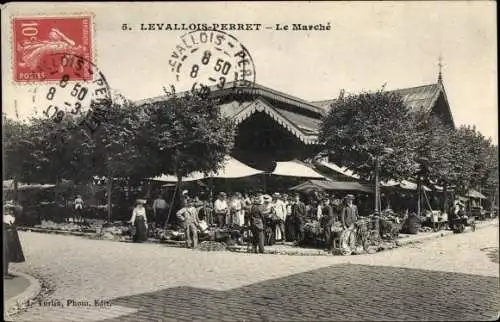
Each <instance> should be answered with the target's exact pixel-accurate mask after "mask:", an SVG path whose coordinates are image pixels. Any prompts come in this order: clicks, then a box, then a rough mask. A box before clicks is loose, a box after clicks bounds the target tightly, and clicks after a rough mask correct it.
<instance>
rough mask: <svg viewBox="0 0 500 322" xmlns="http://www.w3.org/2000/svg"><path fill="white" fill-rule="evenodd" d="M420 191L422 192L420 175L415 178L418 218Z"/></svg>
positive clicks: (418, 212)
mask: <svg viewBox="0 0 500 322" xmlns="http://www.w3.org/2000/svg"><path fill="white" fill-rule="evenodd" d="M421 190H422V180H421V178H420V175H419V176H418V178H417V215H418V216H419V217H420V212H421V208H420V203H421V201H420V199H421Z"/></svg>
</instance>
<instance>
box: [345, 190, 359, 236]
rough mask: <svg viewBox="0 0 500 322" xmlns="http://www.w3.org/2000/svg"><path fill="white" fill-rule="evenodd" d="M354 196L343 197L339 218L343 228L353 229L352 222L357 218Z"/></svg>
mask: <svg viewBox="0 0 500 322" xmlns="http://www.w3.org/2000/svg"><path fill="white" fill-rule="evenodd" d="M353 202H354V196H353V195H347V196H346V197H345V205H344V207H343V208H342V214H341V220H342V227H343V228H344V229H353V228H354V223H355V222H356V220H358V208H357V207H356V205H354V203H353Z"/></svg>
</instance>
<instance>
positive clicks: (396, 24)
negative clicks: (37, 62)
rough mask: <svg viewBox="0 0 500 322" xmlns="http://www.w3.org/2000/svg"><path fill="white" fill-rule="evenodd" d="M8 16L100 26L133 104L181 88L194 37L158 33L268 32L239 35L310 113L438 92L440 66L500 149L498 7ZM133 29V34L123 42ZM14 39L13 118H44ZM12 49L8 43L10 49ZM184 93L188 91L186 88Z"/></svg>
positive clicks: (301, 7)
mask: <svg viewBox="0 0 500 322" xmlns="http://www.w3.org/2000/svg"><path fill="white" fill-rule="evenodd" d="M33 8H34V6H33V4H29V3H26V4H12V3H11V4H9V5H7V7H3V9H2V15H3V17H2V18H3V19H2V21H9V19H11V18H12V17H26V16H30V17H31V16H33V15H35V14H45V15H50V16H61V15H63V16H64V15H67V14H75V13H76V14H86V13H90V14H92V16H93V34H92V36H93V51H94V52H93V62H94V63H95V64H96V65H97V66H98V68H99V70H100V71H101V72H102V73H103V74H104V75H105V76H106V79H107V81H108V83H109V86H110V87H111V88H112V89H113V90H116V91H118V92H121V93H122V94H123V95H124V96H125V97H127V98H129V99H132V100H139V99H143V98H148V97H153V96H158V95H162V94H163V89H162V88H163V86H168V85H170V84H176V83H175V82H176V81H175V76H174V74H173V73H172V72H171V68H170V66H169V59H170V56H171V54H172V50H173V49H174V48H175V47H176V45H177V44H179V41H180V36H182V35H183V34H184V33H185V31H165V30H162V31H158V30H156V31H141V30H140V25H141V24H148V23H165V24H174V23H178V24H181V23H186V24H189V23H219V24H222V23H227V24H230V23H234V24H238V23H245V24H246V23H254V24H256V23H258V24H262V25H263V27H262V30H260V31H241V30H240V31H228V33H230V34H231V35H232V36H234V37H236V38H237V40H238V41H239V42H240V43H241V44H243V45H244V46H245V47H246V48H247V49H248V51H249V52H250V54H251V56H252V58H253V62H254V66H255V72H256V82H257V83H259V84H261V85H264V86H267V87H271V88H273V89H276V90H279V91H282V92H285V93H288V94H291V95H293V96H297V97H300V98H302V99H305V100H308V101H314V100H324V99H331V98H334V97H337V96H338V94H339V91H340V90H341V89H344V90H345V91H346V92H347V93H357V92H360V91H363V90H377V89H379V88H380V87H381V86H382V85H383V84H385V83H386V84H387V85H386V89H396V88H404V87H412V86H418V85H424V84H431V83H435V82H436V81H437V76H438V71H439V67H438V58H439V56H440V55H441V56H442V58H443V65H444V66H443V69H442V73H443V80H444V86H445V89H446V92H447V96H448V100H449V103H450V107H451V112H452V114H453V118H454V120H455V124H456V125H461V124H470V125H476V127H477V129H478V130H479V131H481V132H482V133H483V134H484V135H485V136H486V137H491V138H492V140H493V142H495V143H498V131H497V128H498V103H497V102H498V96H497V95H498V94H497V87H498V86H497V68H498V67H497V40H496V39H497V37H496V3H495V2H487V1H477V2H476V1H457V2H454V1H445V2H430V1H429V2H423V1H422V2H389V1H385V2H330V3H329V2H318V3H308V2H300V3H299V2H291V3H286V2H279V3H278V2H276V3H273V2H256V3H250V2H241V3H240V2H231V3H223V2H217V3H196V2H195V3H181V2H174V3H141V4H139V3H120V4H113V3H106V4H105V3H101V4H98V3H79V4H71V5H68V4H65V5H64V4H57V5H53V4H50V5H49V4H46V5H44V4H40V5H38V6H37V8H36V11H33V10H35V9H33ZM125 23H126V24H127V25H128V26H130V27H131V28H132V29H133V30H127V31H123V30H122V25H123V24H125ZM294 23H301V24H323V25H326V24H327V23H329V24H330V25H331V30H329V31H327V30H324V31H314V30H312V31H291V30H289V31H277V30H275V29H273V30H269V29H264V27H265V26H269V27H275V26H276V24H281V25H285V24H294ZM11 34H12V30H11V28H10V25H9V24H3V25H2V36H3V37H2V38H3V39H9V40H10V44H9V45H10V46H8V45H7V44H6V43H5V42H4V41H2V71H3V73H2V74H3V75H5V77H3V85H2V86H3V88H4V92H5V93H7V95H5V96H4V100H3V111H4V112H6V113H7V115H10V116H13V115H15V112H14V110H15V109H14V103H13V101H17V110H18V114H19V115H20V117H21V118H23V117H27V116H28V115H32V114H33V113H34V108H33V103H32V101H33V99H32V96H33V95H34V94H33V92H34V90H35V89H37V90H38V92H40V90H43V89H44V88H45V87H46V86H47V85H46V84H31V85H19V84H17V83H15V82H14V81H13V80H12V74H13V72H12V69H13V66H12V61H13V60H12V57H11V53H12V49H13V46H14V44H13V43H12V37H10V35H11ZM4 37H6V38H4ZM183 85H184V84H183Z"/></svg>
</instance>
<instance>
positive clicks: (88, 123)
mask: <svg viewBox="0 0 500 322" xmlns="http://www.w3.org/2000/svg"><path fill="white" fill-rule="evenodd" d="M37 72H39V73H40V74H41V75H44V76H45V78H49V77H50V76H53V75H56V74H57V75H60V77H58V78H59V80H57V81H46V82H44V83H43V86H38V87H37V88H36V89H35V92H34V93H35V94H34V97H33V103H34V104H35V106H37V108H39V109H41V112H42V113H43V115H44V116H46V117H47V118H50V119H52V120H53V121H54V122H56V123H61V122H62V121H63V120H67V121H68V123H69V124H70V125H72V126H83V127H84V128H86V129H87V130H89V131H90V132H92V133H93V132H95V130H96V129H97V127H98V126H99V124H101V123H102V122H103V121H104V120H105V119H106V112H107V110H108V108H109V107H110V106H111V104H112V96H111V89H110V87H109V85H108V82H107V81H106V77H104V75H103V74H102V72H101V71H100V70H99V69H98V68H97V66H96V65H94V64H93V63H92V62H90V61H89V60H87V59H85V58H83V57H81V56H78V55H73V54H69V53H57V54H50V55H46V56H44V57H42V58H41V59H40V63H39V64H38V66H37Z"/></svg>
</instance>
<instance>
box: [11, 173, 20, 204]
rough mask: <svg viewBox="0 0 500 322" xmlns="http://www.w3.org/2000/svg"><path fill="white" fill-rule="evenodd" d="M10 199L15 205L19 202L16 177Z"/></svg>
mask: <svg viewBox="0 0 500 322" xmlns="http://www.w3.org/2000/svg"><path fill="white" fill-rule="evenodd" d="M12 199H14V201H15V202H16V203H17V202H18V201H19V182H18V181H17V176H14V195H13V196H12Z"/></svg>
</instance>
